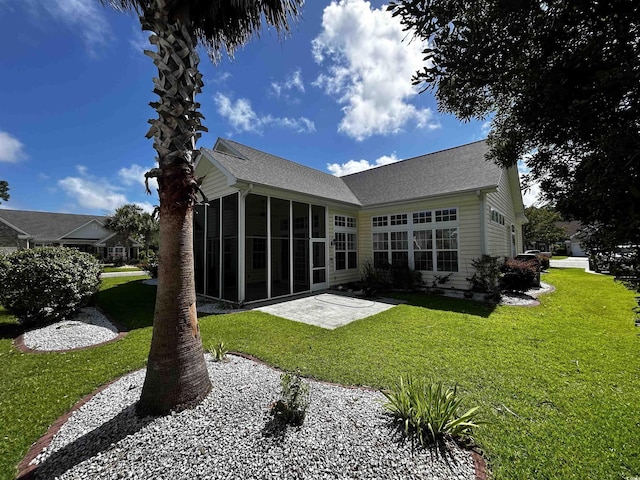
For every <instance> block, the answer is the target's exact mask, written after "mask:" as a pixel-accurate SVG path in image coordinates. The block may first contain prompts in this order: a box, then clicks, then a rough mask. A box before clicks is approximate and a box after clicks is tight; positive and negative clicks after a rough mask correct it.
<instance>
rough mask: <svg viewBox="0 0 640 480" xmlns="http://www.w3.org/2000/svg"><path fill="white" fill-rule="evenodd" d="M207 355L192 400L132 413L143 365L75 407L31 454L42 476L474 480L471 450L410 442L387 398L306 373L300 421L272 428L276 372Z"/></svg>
mask: <svg viewBox="0 0 640 480" xmlns="http://www.w3.org/2000/svg"><path fill="white" fill-rule="evenodd" d="M228 358H229V361H228V362H214V361H213V360H212V358H211V357H210V356H207V364H208V368H209V374H210V376H211V380H212V383H213V391H212V393H211V394H210V395H209V396H208V397H207V398H206V399H205V400H204V401H203V402H202V403H201V404H200V405H198V406H197V407H196V408H194V409H192V410H186V411H183V412H180V413H176V414H172V415H168V416H165V417H159V418H150V417H148V418H143V419H140V418H137V417H136V415H135V412H134V407H133V405H134V403H135V402H136V401H137V399H138V398H139V396H140V391H141V386H142V383H143V380H144V374H145V372H144V370H140V371H137V372H134V373H132V374H130V375H127V376H125V377H123V378H121V379H119V380H118V381H116V382H115V383H114V384H112V385H111V386H109V387H108V388H106V389H105V390H103V391H102V392H100V393H98V394H97V395H96V396H95V397H93V398H92V399H91V400H90V401H89V402H88V403H86V404H85V405H84V406H82V407H81V408H80V409H79V410H77V411H75V412H74V413H73V414H72V415H71V417H70V418H69V420H68V421H67V422H66V423H65V424H64V425H63V426H62V428H61V429H60V430H59V432H58V433H57V434H56V435H55V437H54V438H53V440H52V442H51V443H50V445H49V446H48V447H47V448H46V449H45V450H44V451H43V452H42V453H41V454H40V455H39V456H38V457H36V458H35V459H34V460H33V462H35V463H37V464H39V467H38V469H37V471H36V472H37V473H36V478H38V479H48V480H50V479H56V478H59V479H65V480H69V479H86V478H92V479H126V478H131V479H140V480H145V479H172V480H173V479H175V480H180V479H190V480H191V479H323V478H326V479H404V478H416V479H459V480H462V479H473V478H475V474H474V464H473V459H472V457H471V454H470V453H469V452H468V451H464V450H461V449H460V448H459V447H457V446H456V445H454V444H452V445H449V446H448V447H447V448H446V449H445V450H446V451H444V452H443V451H436V450H428V449H423V448H419V447H417V446H415V448H413V446H412V444H411V442H410V441H408V440H406V439H404V437H403V436H402V435H401V434H400V433H399V432H398V431H397V430H396V429H395V427H394V425H393V423H392V422H391V417H390V416H388V415H387V414H385V413H384V410H383V408H382V399H383V396H382V395H381V394H380V393H379V392H374V391H371V390H366V389H359V388H345V387H340V386H336V385H330V384H325V383H319V382H314V381H310V385H311V397H310V405H309V408H308V410H307V416H306V419H305V423H304V425H302V426H301V427H299V428H297V427H288V428H284V429H283V428H275V425H276V424H275V423H274V422H273V421H272V418H271V416H270V415H269V405H270V404H271V403H272V402H274V401H276V400H277V399H278V398H279V394H280V372H278V371H276V370H274V369H272V368H270V367H268V366H266V365H264V364H261V363H257V362H255V361H252V360H248V359H245V358H241V357H236V356H229V357H228Z"/></svg>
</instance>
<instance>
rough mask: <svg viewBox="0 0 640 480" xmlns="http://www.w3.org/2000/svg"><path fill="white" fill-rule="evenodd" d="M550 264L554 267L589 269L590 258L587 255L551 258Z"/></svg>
mask: <svg viewBox="0 0 640 480" xmlns="http://www.w3.org/2000/svg"><path fill="white" fill-rule="evenodd" d="M549 266H550V267H553V268H582V269H584V270H589V259H588V258H587V257H569V258H565V259H564V260H550V261H549Z"/></svg>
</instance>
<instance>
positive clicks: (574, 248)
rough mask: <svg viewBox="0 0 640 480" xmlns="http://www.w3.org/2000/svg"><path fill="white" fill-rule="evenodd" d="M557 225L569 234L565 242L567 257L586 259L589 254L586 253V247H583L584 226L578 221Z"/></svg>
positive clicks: (558, 223)
mask: <svg viewBox="0 0 640 480" xmlns="http://www.w3.org/2000/svg"><path fill="white" fill-rule="evenodd" d="M555 225H556V226H557V227H560V228H563V229H564V230H565V231H566V232H567V238H566V239H565V241H564V245H565V247H566V250H567V255H569V256H571V257H586V256H587V253H586V252H585V251H584V246H583V245H582V242H583V241H584V235H583V233H582V224H581V223H580V222H578V221H576V220H572V221H570V222H556V223H555Z"/></svg>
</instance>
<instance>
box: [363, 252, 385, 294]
mask: <svg viewBox="0 0 640 480" xmlns="http://www.w3.org/2000/svg"><path fill="white" fill-rule="evenodd" d="M390 270H391V265H388V264H387V265H386V268H377V267H374V266H373V262H372V261H371V260H367V261H366V262H364V264H363V265H362V276H361V277H360V283H361V285H362V292H363V293H364V296H365V297H368V298H372V297H375V296H376V295H377V294H378V293H379V292H381V291H385V290H389V289H390V288H391V284H392V278H391V272H390Z"/></svg>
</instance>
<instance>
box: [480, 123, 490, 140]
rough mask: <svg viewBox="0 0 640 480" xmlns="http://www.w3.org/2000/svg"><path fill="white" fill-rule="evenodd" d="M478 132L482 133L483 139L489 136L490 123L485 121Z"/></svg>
mask: <svg viewBox="0 0 640 480" xmlns="http://www.w3.org/2000/svg"><path fill="white" fill-rule="evenodd" d="M480 132H482V135H483V136H484V137H486V136H487V135H489V132H491V122H490V121H486V122H484V123H483V124H482V126H481V127H480Z"/></svg>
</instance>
